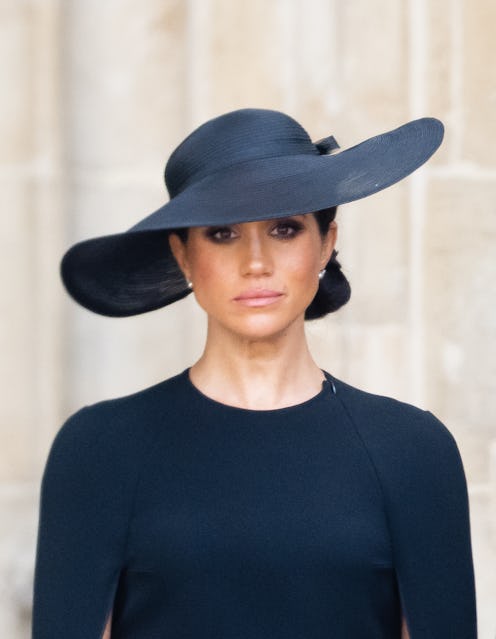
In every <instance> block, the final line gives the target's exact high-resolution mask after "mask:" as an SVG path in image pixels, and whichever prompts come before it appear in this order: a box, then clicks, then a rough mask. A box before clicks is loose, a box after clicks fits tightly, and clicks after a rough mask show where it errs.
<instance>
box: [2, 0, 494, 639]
mask: <svg viewBox="0 0 496 639" xmlns="http://www.w3.org/2000/svg"><path fill="white" fill-rule="evenodd" d="M495 26H496V3H495V2H494V0H435V1H434V2H428V0H347V1H346V2H342V1H340V0H311V1H307V2H304V1H303V0H250V2H245V1H243V0H0V77H1V86H2V97H1V103H0V116H1V117H0V131H1V140H2V144H1V145H0V181H1V188H0V197H1V201H2V205H1V213H0V224H1V236H0V242H1V244H0V246H1V251H0V264H1V268H0V278H1V290H2V295H1V298H0V305H1V313H0V322H1V324H0V326H1V332H0V340H1V358H0V376H1V378H0V381H1V388H2V391H3V397H2V402H1V406H0V411H1V422H0V424H1V431H0V509H1V511H0V636H1V637H9V638H10V639H21V638H22V639H26V638H27V637H28V636H29V626H30V606H31V588H32V572H33V565H34V549H35V541H36V525H37V509H38V493H39V482H40V477H41V473H42V470H43V466H44V462H45V459H46V455H47V452H48V448H49V446H50V444H51V441H52V439H53V437H54V435H55V433H56V431H57V430H58V428H59V427H60V426H61V424H62V423H63V421H64V420H65V419H66V417H67V416H68V415H69V414H70V413H72V412H73V411H75V410H76V409H77V408H79V407H80V406H81V405H83V404H86V403H93V402H95V401H98V400H100V399H103V398H107V397H113V396H118V395H123V394H126V393H128V392H133V391H135V390H138V389H140V388H143V387H145V386H148V385H150V384H153V383H155V382H157V381H159V380H161V379H164V378H166V377H169V376H170V375H172V374H174V373H176V372H179V371H181V370H183V369H184V368H185V367H186V366H187V365H189V364H191V363H192V362H193V361H194V359H195V358H196V357H197V356H198V355H199V354H200V349H201V345H202V340H203V336H204V324H203V316H202V312H201V310H200V309H199V308H198V307H197V306H196V305H195V302H194V300H193V299H192V296H190V298H188V299H187V300H184V301H181V302H179V303H177V304H175V305H174V306H172V307H170V308H167V309H162V310H159V311H154V312H153V313H149V314H147V315H143V316H141V317H137V318H129V319H107V318H103V317H99V316H97V315H93V314H91V313H90V312H88V311H85V310H84V309H82V308H79V307H78V306H77V305H76V304H75V303H74V302H72V301H71V300H70V299H69V298H68V296H66V294H65V293H64V290H63V288H62V285H61V282H60V279H59V276H58V263H59V259H60V257H61V255H62V253H63V251H64V250H65V249H66V248H67V247H68V246H69V245H70V244H71V243H73V242H75V241H77V240H81V239H85V238H87V237H90V236H95V235H99V234H104V233H111V232H117V231H121V230H124V229H126V228H128V227H129V226H131V225H132V224H134V223H135V222H137V221H138V220H139V219H140V218H141V217H144V215H145V214H147V213H150V212H151V211H153V210H155V209H156V208H158V207H159V206H160V205H161V204H162V203H163V202H164V199H165V190H164V185H163V182H162V170H163V166H164V164H165V161H166V159H167V157H168V155H169V153H170V152H171V151H172V149H173V148H174V146H175V145H176V144H177V143H179V142H180V141H181V139H182V138H183V137H184V136H185V135H186V134H187V133H189V132H190V131H191V130H192V128H194V127H195V126H197V125H198V124H200V123H201V122H203V121H204V120H206V119H208V118H210V117H213V116H215V115H218V114H219V113H222V112H224V111H227V110H230V109H234V108H238V107H242V106H257V107H268V108H276V109H281V110H283V111H286V112H288V113H290V114H291V115H293V116H294V117H296V118H297V119H298V120H299V121H300V122H301V123H302V124H303V125H304V126H305V127H306V128H307V130H308V131H309V133H310V135H311V136H312V139H314V140H315V139H318V138H320V137H323V136H326V135H329V134H331V133H333V134H335V135H336V137H337V139H338V141H339V142H340V144H341V147H342V148H346V147H348V146H351V145H353V144H354V143H356V142H358V141H360V140H362V139H363V138H365V137H369V136H372V135H375V134H376V133H379V132H381V131H384V130H387V129H390V128H394V127H395V126H398V125H400V124H402V123H404V122H405V121H407V120H409V119H412V118H415V117H419V116H423V115H433V116H436V117H439V118H441V119H442V120H443V121H444V122H445V125H446V138H445V143H444V145H443V147H442V149H441V150H440V152H438V154H437V155H436V156H435V157H434V158H433V161H431V162H430V163H429V164H428V166H426V167H425V168H424V169H422V170H421V171H420V172H418V173H416V174H415V175H414V176H412V177H411V178H409V179H408V180H406V181H404V182H402V183H401V184H399V185H396V186H395V187H392V188H391V189H388V190H387V191H385V192H383V193H380V194H377V195H375V196H372V197H370V198H369V199H367V200H364V201H362V202H358V203H355V204H350V205H346V206H343V207H342V208H341V211H340V214H339V215H338V222H339V223H340V238H339V242H338V248H339V249H340V258H341V260H342V263H343V265H344V268H345V270H346V272H347V274H348V276H349V278H350V280H351V284H352V288H353V295H352V300H351V302H350V304H349V305H348V306H347V307H346V308H345V309H343V310H342V311H340V312H339V313H337V314H336V316H334V317H332V316H331V317H329V318H326V319H324V320H319V321H317V322H314V323H310V324H309V325H308V334H309V338H310V340H311V344H312V349H313V351H314V353H315V356H316V359H317V361H318V363H319V364H320V365H321V366H322V367H323V368H326V369H327V370H329V371H330V372H331V373H333V374H334V375H336V376H337V377H340V378H342V379H344V380H345V381H348V382H349V383H352V384H354V385H357V386H360V387H362V388H364V389H367V390H370V391H372V392H379V393H383V394H386V395H391V396H394V397H397V398H399V399H402V400H405V401H409V402H411V403H414V404H417V405H419V406H422V407H424V408H428V409H430V410H431V411H433V412H434V413H435V414H436V415H437V416H438V417H439V418H440V419H441V420H442V421H444V423H445V424H446V425H447V426H448V428H449V429H450V430H451V432H452V433H453V434H454V436H455V438H456V440H457V442H458V445H459V448H460V451H461V453H462V457H463V459H464V464H465V469H466V474H467V478H468V483H469V492H470V503H471V517H472V534H473V551H474V560H475V569H476V580H477V596H478V607H479V611H478V612H479V625H480V637H481V639H494V637H495V636H496V611H495V607H494V601H495V599H496V569H495V567H496V443H495V442H496V423H495V417H496V403H495V400H494V397H495V389H496V363H495V362H496V357H495V354H496V353H495V346H496V303H495V302H496V300H495V295H494V294H495V286H496V285H495V282H496V260H495V246H496V244H495V240H496V204H495V203H496V154H495V150H494V148H495V142H496V135H495V134H496V118H495V106H496V66H495V65H494V59H495V54H496V45H495V43H494V42H495V38H494V33H495ZM419 525H422V522H419ZM446 587H447V588H449V587H450V584H446ZM433 604H434V605H435V602H433ZM440 639H441V638H440Z"/></svg>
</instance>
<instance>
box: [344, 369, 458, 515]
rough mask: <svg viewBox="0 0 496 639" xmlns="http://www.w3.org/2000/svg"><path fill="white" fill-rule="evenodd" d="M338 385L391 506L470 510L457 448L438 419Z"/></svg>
mask: <svg viewBox="0 0 496 639" xmlns="http://www.w3.org/2000/svg"><path fill="white" fill-rule="evenodd" d="M335 385H336V395H337V396H338V397H339V398H340V400H341V403H342V406H343V408H344V410H345V411H346V413H347V414H348V417H349V420H350V423H351V426H352V428H354V429H355V430H356V432H357V434H358V436H359V438H360V440H361V442H362V444H363V446H364V448H365V449H366V451H367V453H368V455H369V458H370V460H371V463H372V465H373V466H374V468H375V472H376V474H377V476H378V478H379V483H380V484H381V486H382V489H383V491H384V494H385V496H386V499H387V500H388V501H389V503H390V504H397V505H399V507H400V510H401V511H402V512H404V510H403V505H404V504H411V505H412V504H413V503H415V504H416V508H417V509H418V507H419V505H421V504H424V505H425V504H429V508H430V506H431V505H432V504H434V503H436V504H437V505H438V506H439V507H444V506H443V504H444V505H446V504H447V503H454V504H457V505H456V508H457V509H459V511H460V512H461V511H462V510H463V509H464V508H466V502H467V487H466V477H465V471H464V467H463V462H462V458H461V455H460V452H459V449H458V445H457V443H456V440H455V438H454V436H453V435H452V433H451V432H450V431H449V429H448V428H447V427H446V426H445V425H444V424H443V423H442V422H441V421H440V420H439V419H438V418H437V417H435V416H434V415H433V414H432V413H431V412H429V411H426V410H422V409H420V408H417V407H416V406H413V405H411V404H408V403H406V402H401V401H398V400H396V399H392V398H390V397H384V396H381V395H374V394H373V393H368V392H365V391H363V390H360V389H357V388H354V387H352V386H350V385H348V384H345V383H343V382H340V381H338V380H336V381H335ZM412 507H413V506H412ZM429 512H430V511H429ZM431 514H432V513H431Z"/></svg>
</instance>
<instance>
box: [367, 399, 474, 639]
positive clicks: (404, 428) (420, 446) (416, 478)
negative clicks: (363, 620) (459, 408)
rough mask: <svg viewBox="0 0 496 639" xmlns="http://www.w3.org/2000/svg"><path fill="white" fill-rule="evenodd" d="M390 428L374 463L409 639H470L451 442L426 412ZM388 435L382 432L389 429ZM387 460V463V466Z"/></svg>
mask: <svg viewBox="0 0 496 639" xmlns="http://www.w3.org/2000/svg"><path fill="white" fill-rule="evenodd" d="M410 408H411V411H406V412H405V414H404V415H403V416H402V418H401V421H398V420H392V421H394V422H396V423H395V424H390V426H391V428H390V429H389V432H388V434H389V439H388V441H387V442H383V443H384V447H385V448H386V449H387V447H388V446H390V449H389V450H388V455H387V456H384V455H382V456H380V457H379V455H378V451H377V454H376V455H375V458H376V460H378V459H381V460H383V461H379V462H377V464H378V472H379V476H380V481H381V484H382V487H383V491H384V494H385V500H386V508H387V515H388V520H389V525H390V531H391V537H392V544H393V556H394V563H395V567H396V575H397V582H398V588H399V594H400V599H401V604H402V610H403V614H404V616H405V618H406V621H407V625H408V629H409V632H410V637H411V639H440V638H441V637H449V638H450V639H475V638H476V637H477V622H476V599H475V583H474V571H473V562H472V547H471V534H470V514H469V501H468V494H467V485H466V479H465V473H464V469H463V464H462V460H461V457H460V453H459V451H458V447H457V444H456V442H455V439H454V438H453V436H452V435H451V433H450V432H449V431H448V429H447V428H446V427H445V426H444V425H443V424H442V423H441V422H440V421H439V420H438V419H437V418H436V417H434V415H432V414H431V413H429V412H425V411H421V410H419V409H414V408H413V407H410ZM386 430H387V429H386ZM386 457H387V462H386V461H385V460H386Z"/></svg>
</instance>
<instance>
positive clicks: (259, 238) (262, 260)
mask: <svg viewBox="0 0 496 639" xmlns="http://www.w3.org/2000/svg"><path fill="white" fill-rule="evenodd" d="M241 244H242V258H241V271H242V274H243V275H255V276H261V275H270V274H271V273H272V270H273V262H272V256H271V253H270V248H269V246H268V242H267V241H266V240H265V238H264V237H263V234H262V233H261V232H260V231H259V230H258V229H256V228H253V229H250V230H249V231H248V232H246V233H245V234H244V237H243V241H242V243H241Z"/></svg>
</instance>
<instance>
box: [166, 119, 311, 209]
mask: <svg viewBox="0 0 496 639" xmlns="http://www.w3.org/2000/svg"><path fill="white" fill-rule="evenodd" d="M298 154H306V155H308V154H311V155H319V150H318V149H317V147H316V146H315V145H314V144H313V143H312V141H311V139H310V136H309V135H308V133H307V132H306V131H305V129H304V128H303V127H302V126H301V125H300V124H299V123H298V122H297V121H296V120H294V119H293V118H291V117H290V116H288V115H286V114H285V113H281V112H280V111H273V110H270V109H239V110H237V111H231V112H229V113H226V114H225V115H221V116H219V117H217V118H213V119H212V120H209V121H208V122H206V123H205V124H202V125H201V126H200V127H198V128H197V129H195V130H194V131H193V132H192V133H191V134H190V135H189V136H188V137H187V138H186V139H185V140H184V141H183V142H182V143H181V144H180V145H179V146H178V147H177V148H176V149H175V151H173V153H172V155H171V156H170V158H169V161H168V162H167V165H166V167H165V175H164V177H165V184H166V186H167V190H168V191H169V195H170V197H171V198H173V197H175V196H177V195H179V193H181V192H182V191H184V189H186V188H187V187H188V186H191V185H192V184H193V183H195V182H197V181H199V180H201V179H203V178H205V177H207V176H208V175H210V174H212V173H216V172H218V171H221V170H222V169H226V168H228V167H232V166H233V165H235V164H239V163H242V162H247V161H250V160H262V159H268V158H274V157H282V156H288V155H298Z"/></svg>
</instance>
